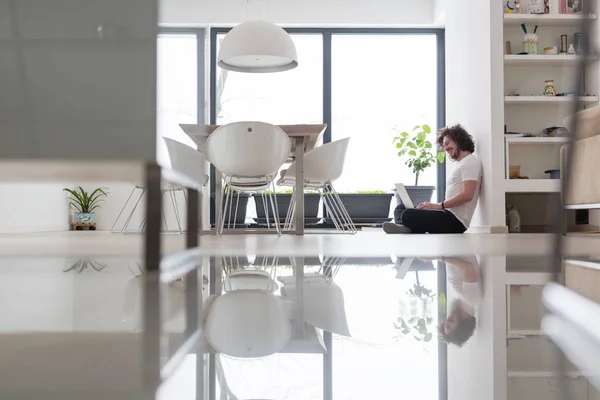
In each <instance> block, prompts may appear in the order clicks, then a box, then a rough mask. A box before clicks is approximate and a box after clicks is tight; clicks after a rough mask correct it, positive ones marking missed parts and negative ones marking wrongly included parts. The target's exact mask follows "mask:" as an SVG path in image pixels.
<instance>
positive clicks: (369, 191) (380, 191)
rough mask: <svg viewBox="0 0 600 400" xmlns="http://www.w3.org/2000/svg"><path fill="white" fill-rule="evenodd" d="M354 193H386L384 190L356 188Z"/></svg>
mask: <svg viewBox="0 0 600 400" xmlns="http://www.w3.org/2000/svg"><path fill="white" fill-rule="evenodd" d="M354 193H356V194H386V193H387V192H386V191H384V190H357V191H356V192H354Z"/></svg>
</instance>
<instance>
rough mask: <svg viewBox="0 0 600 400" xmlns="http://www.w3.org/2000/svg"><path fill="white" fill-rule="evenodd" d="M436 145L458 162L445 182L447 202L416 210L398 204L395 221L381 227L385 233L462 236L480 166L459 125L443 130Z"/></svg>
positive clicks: (474, 203) (472, 205)
mask: <svg viewBox="0 0 600 400" xmlns="http://www.w3.org/2000/svg"><path fill="white" fill-rule="evenodd" d="M437 144H438V146H439V147H440V148H441V149H444V151H445V152H446V153H447V154H448V157H450V159H452V160H454V161H456V162H457V165H456V168H455V169H454V171H452V173H451V174H450V176H449V178H448V180H447V182H446V200H444V201H442V202H441V203H430V202H424V203H421V204H419V205H418V206H417V208H409V209H407V208H405V207H404V205H399V206H398V207H396V209H395V210H394V222H386V223H384V224H383V230H384V231H385V232H386V233H464V232H465V231H466V230H467V229H468V228H469V224H470V223H471V218H472V217H473V213H474V212H475V207H476V206H477V200H478V199H479V188H480V187H481V176H482V170H481V163H480V161H479V159H478V158H477V156H476V155H475V154H473V153H474V152H475V142H474V141H473V137H472V136H471V135H470V134H469V133H468V132H467V131H466V130H465V129H464V128H463V127H462V126H460V125H455V126H450V127H446V128H443V129H441V130H440V131H439V133H438V138H437Z"/></svg>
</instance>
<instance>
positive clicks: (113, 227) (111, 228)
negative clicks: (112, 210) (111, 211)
mask: <svg viewBox="0 0 600 400" xmlns="http://www.w3.org/2000/svg"><path fill="white" fill-rule="evenodd" d="M136 190H137V187H135V186H134V187H133V190H132V191H131V193H129V197H128V198H127V200H126V201H125V204H123V208H121V211H120V212H119V215H117V218H116V219H115V222H114V223H113V225H112V226H111V227H110V231H111V233H117V231H115V230H114V229H115V225H117V222H119V219H120V218H121V215H122V214H123V211H125V207H127V204H129V200H131V197H132V196H133V193H135V191H136Z"/></svg>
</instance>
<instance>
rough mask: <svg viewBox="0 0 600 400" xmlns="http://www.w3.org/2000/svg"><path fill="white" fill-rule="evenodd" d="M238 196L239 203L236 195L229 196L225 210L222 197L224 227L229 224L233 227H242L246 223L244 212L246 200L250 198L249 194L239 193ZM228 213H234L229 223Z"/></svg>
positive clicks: (246, 205) (246, 206) (246, 204)
mask: <svg viewBox="0 0 600 400" xmlns="http://www.w3.org/2000/svg"><path fill="white" fill-rule="evenodd" d="M239 196H240V197H239V202H238V194H237V193H234V194H232V195H230V196H229V204H227V209H225V197H223V210H224V213H223V218H224V221H225V226H227V224H229V223H231V224H235V225H243V224H245V222H246V210H247V208H248V199H249V198H250V194H249V193H240V194H239ZM236 206H237V213H236ZM230 213H232V214H233V213H235V215H232V216H231V221H230V220H229V214H230Z"/></svg>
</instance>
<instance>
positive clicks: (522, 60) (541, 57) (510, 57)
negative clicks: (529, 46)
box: [504, 54, 597, 66]
mask: <svg viewBox="0 0 600 400" xmlns="http://www.w3.org/2000/svg"><path fill="white" fill-rule="evenodd" d="M596 60H597V58H589V59H588V61H589V62H592V61H596ZM580 61H581V57H579V56H570V55H566V56H565V55H562V56H559V55H546V54H538V55H533V54H529V55H519V54H505V55H504V65H523V66H531V65H560V66H564V65H572V66H576V65H577V63H578V62H580Z"/></svg>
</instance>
